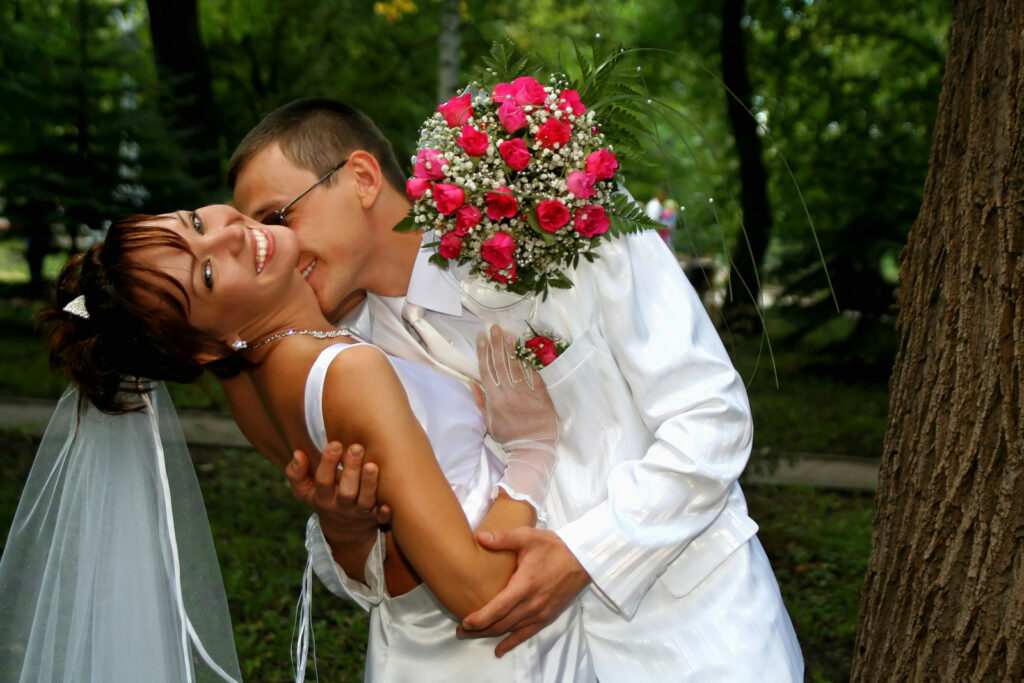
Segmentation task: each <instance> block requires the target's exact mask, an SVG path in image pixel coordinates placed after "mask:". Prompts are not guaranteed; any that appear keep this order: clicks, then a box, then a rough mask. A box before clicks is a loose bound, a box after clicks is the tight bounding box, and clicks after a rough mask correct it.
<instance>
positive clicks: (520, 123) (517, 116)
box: [498, 101, 526, 133]
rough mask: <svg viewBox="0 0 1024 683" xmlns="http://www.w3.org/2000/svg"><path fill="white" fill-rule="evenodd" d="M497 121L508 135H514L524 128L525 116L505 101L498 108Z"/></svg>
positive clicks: (513, 104)
mask: <svg viewBox="0 0 1024 683" xmlns="http://www.w3.org/2000/svg"><path fill="white" fill-rule="evenodd" d="M498 120H499V121H501V125H502V127H503V128H504V129H505V130H507V131H508V132H509V133H515V132H516V131H517V130H519V129H520V128H524V127H525V126H526V114H525V113H524V112H523V110H522V109H520V108H519V107H517V106H516V105H515V103H514V102H511V101H506V102H504V103H502V105H501V106H500V107H498Z"/></svg>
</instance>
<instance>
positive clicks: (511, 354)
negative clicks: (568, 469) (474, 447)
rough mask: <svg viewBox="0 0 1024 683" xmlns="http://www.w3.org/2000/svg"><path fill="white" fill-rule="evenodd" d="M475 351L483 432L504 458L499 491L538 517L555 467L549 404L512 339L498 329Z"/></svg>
mask: <svg viewBox="0 0 1024 683" xmlns="http://www.w3.org/2000/svg"><path fill="white" fill-rule="evenodd" d="M477 351H478V355H479V359H480V383H481V388H482V390H483V405H482V406H481V408H482V409H483V411H484V414H485V416H486V418H487V431H488V432H490V434H491V436H493V437H494V438H495V440H497V441H499V442H501V443H502V445H503V446H504V447H505V450H506V451H508V453H509V460H508V465H507V466H506V468H505V476H504V477H502V479H501V481H500V482H498V486H500V487H501V488H503V489H504V490H505V491H506V492H507V493H508V494H509V495H510V496H512V497H513V498H515V499H516V500H522V501H526V502H528V503H530V505H532V506H533V507H534V508H536V509H537V510H538V513H539V512H540V511H541V509H542V505H543V503H544V497H545V496H546V495H547V490H548V481H549V480H550V479H551V472H552V470H554V468H555V444H556V443H557V440H558V418H557V417H556V416H555V407H554V404H552V402H551V397H550V396H548V392H547V389H546V388H545V387H544V381H543V380H542V379H541V377H540V375H539V374H538V373H537V371H536V370H534V369H533V368H532V367H530V366H528V365H526V364H525V363H523V362H522V361H520V360H519V359H518V358H517V357H516V351H515V338H514V337H512V336H511V335H509V334H505V333H504V331H503V330H502V329H501V328H500V327H497V326H495V327H492V328H491V333H490V337H487V336H485V335H483V334H481V335H480V336H479V337H478V338H477Z"/></svg>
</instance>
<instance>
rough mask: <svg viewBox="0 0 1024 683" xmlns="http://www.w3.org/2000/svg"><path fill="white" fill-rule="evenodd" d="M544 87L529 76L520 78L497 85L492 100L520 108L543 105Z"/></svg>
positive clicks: (545, 95)
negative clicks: (513, 104)
mask: <svg viewBox="0 0 1024 683" xmlns="http://www.w3.org/2000/svg"><path fill="white" fill-rule="evenodd" d="M546 97H547V93H546V92H544V86H543V85H541V84H540V83H538V82H537V79H536V78H533V77H531V76H521V77H520V78H517V79H515V80H514V81H512V82H511V83H499V84H498V85H496V86H494V99H495V100H499V101H501V100H505V101H506V102H508V101H511V102H515V103H516V104H518V105H520V106H526V105H534V106H540V105H542V104H544V98H546Z"/></svg>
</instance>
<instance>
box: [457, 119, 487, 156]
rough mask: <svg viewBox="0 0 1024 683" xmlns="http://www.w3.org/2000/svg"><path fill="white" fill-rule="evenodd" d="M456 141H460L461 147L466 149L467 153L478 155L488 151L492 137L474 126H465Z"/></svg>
mask: <svg viewBox="0 0 1024 683" xmlns="http://www.w3.org/2000/svg"><path fill="white" fill-rule="evenodd" d="M455 142H457V143H459V147H461V148H462V149H464V150H466V154H468V155H469V156H471V157H478V156H482V155H483V154H485V153H486V152H487V144H488V143H489V142H490V138H488V137H487V133H485V132H483V131H481V130H477V129H476V128H474V127H473V126H463V127H462V135H460V136H459V137H458V138H456V139H455Z"/></svg>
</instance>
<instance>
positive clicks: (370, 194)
mask: <svg viewBox="0 0 1024 683" xmlns="http://www.w3.org/2000/svg"><path fill="white" fill-rule="evenodd" d="M346 166H348V173H349V176H350V177H351V178H352V181H353V183H354V187H355V192H356V198H357V199H358V200H359V205H360V206H361V207H362V208H363V209H364V210H366V209H371V208H373V205H374V204H375V203H376V202H377V197H379V196H380V191H381V188H382V187H383V185H384V174H383V172H381V169H380V162H378V161H377V158H376V157H375V156H373V155H372V154H370V153H369V152H367V151H364V150H361V149H358V150H356V151H354V152H352V153H351V154H349V156H348V163H347V164H346Z"/></svg>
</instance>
